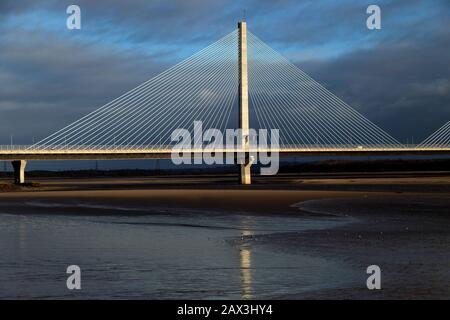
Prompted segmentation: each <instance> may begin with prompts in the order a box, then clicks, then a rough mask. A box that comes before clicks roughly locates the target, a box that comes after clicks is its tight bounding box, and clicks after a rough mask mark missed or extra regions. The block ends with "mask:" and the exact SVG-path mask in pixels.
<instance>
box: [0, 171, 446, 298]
mask: <svg viewBox="0 0 450 320" xmlns="http://www.w3.org/2000/svg"><path fill="white" fill-rule="evenodd" d="M234 179H235V178H234V177H232V176H231V177H230V176H223V177H214V178H210V179H208V178H197V177H184V178H181V177H170V178H169V177H154V178H136V179H130V178H126V179H125V178H124V179H122V178H118V179H113V178H107V179H98V180H96V179H78V180H77V179H72V180H70V179H49V180H47V179H42V180H37V181H36V182H39V183H40V184H41V187H40V188H39V189H37V190H36V189H34V190H32V191H27V192H5V193H0V211H2V212H8V213H13V214H27V213H29V214H39V213H42V214H52V213H54V214H58V215H60V214H71V215H94V216H96V215H112V214H115V213H120V214H121V215H131V216H132V215H146V214H157V213H164V214H166V213H168V212H170V213H171V214H177V212H179V213H182V212H184V211H187V210H188V211H190V212H192V211H193V210H194V211H196V212H199V213H202V214H205V215H212V214H229V215H233V214H250V215H264V216H269V217H270V216H271V215H277V216H281V215H282V216H288V217H291V216H292V217H295V216H298V217H312V218H315V219H318V220H319V219H322V218H323V217H337V218H339V217H342V218H348V217H350V218H352V219H353V220H352V222H351V223H346V224H344V225H340V226H337V227H330V228H327V229H325V230H305V231H301V232H273V233H265V234H261V235H245V234H243V236H242V237H241V238H239V239H235V240H233V241H230V244H231V245H234V246H239V247H240V248H242V247H244V248H245V247H251V248H254V249H257V248H264V249H265V250H269V251H272V252H285V253H286V254H288V255H289V254H292V255H306V256H311V257H318V258H325V259H327V260H329V261H330V262H331V261H334V262H338V263H339V264H344V265H345V267H346V268H347V269H348V270H347V271H348V274H349V275H350V274H351V276H349V279H348V281H345V285H342V286H341V287H339V288H336V287H333V288H329V287H327V286H326V285H325V286H324V287H320V288H319V287H317V288H312V289H311V290H308V291H307V292H303V291H302V292H296V291H295V290H293V292H291V293H283V294H280V295H275V296H273V297H272V298H280V299H281V298H285V299H286V298H287V299H300V298H307V299H327V298H332V299H385V298H393V299H414V298H424V299H428V298H430V299H431V298H433V299H436V298H437V299H449V298H450V209H449V208H450V175H449V174H448V173H434V174H433V173H427V174H424V175H417V176H415V175H414V174H411V173H409V174H389V175H376V174H371V175H369V176H365V175H361V174H353V175H352V174H346V175H335V176H332V177H330V176H320V175H305V176H295V175H286V176H279V177H277V178H271V179H262V178H259V179H255V184H254V185H252V186H249V187H244V186H239V185H237V184H235V180H234ZM211 180H213V181H211ZM0 183H1V182H0ZM46 204H51V206H48V205H46ZM80 204H82V206H80ZM371 264H376V265H379V266H380V267H381V270H382V290H379V291H369V290H368V289H367V288H366V286H365V281H366V278H367V274H366V272H365V271H366V268H367V266H369V265H371ZM344 274H345V273H344ZM336 277H342V272H339V273H336V274H333V272H331V273H328V274H323V275H322V278H323V281H324V283H326V282H327V281H333V280H335V278H336Z"/></svg>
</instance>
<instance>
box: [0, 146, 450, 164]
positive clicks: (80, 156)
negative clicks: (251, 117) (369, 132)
mask: <svg viewBox="0 0 450 320" xmlns="http://www.w3.org/2000/svg"><path fill="white" fill-rule="evenodd" d="M249 151H250V152H258V153H260V152H268V151H269V152H270V151H271V152H279V154H280V156H282V157H284V156H373V155H380V156H388V155H450V146H449V147H443V148H435V147H410V146H405V147H403V146H401V147H392V148H388V147H386V148H372V147H311V148H295V147H293V148H290V147H288V148H285V147H282V148H279V149H272V150H269V149H261V148H259V149H250V150H249ZM184 152H187V153H194V154H195V153H197V154H199V153H202V152H211V150H206V149H203V150H202V149H191V150H189V151H184ZM214 152H215V153H233V154H235V153H237V152H239V150H238V149H215V150H214ZM241 152H242V151H241ZM171 153H172V148H95V149H82V148H79V149H71V148H61V149H32V148H26V147H12V148H4V147H3V148H0V161H14V160H37V161H45V160H47V161H51V160H126V159H170V157H171Z"/></svg>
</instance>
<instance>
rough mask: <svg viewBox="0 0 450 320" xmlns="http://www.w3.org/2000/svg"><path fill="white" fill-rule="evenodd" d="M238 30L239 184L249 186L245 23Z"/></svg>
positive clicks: (250, 179)
mask: <svg viewBox="0 0 450 320" xmlns="http://www.w3.org/2000/svg"><path fill="white" fill-rule="evenodd" d="M238 30H239V126H240V129H241V130H242V141H241V145H242V149H243V151H244V154H245V157H243V158H244V161H243V163H241V165H240V166H241V184H251V183H252V176H251V166H252V163H251V160H250V157H249V144H250V141H249V140H250V137H249V117H248V62H247V23H246V22H244V21H241V22H239V23H238Z"/></svg>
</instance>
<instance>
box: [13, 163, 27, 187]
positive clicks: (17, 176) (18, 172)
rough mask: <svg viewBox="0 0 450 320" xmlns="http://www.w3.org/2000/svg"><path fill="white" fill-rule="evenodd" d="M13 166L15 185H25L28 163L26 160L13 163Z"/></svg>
mask: <svg viewBox="0 0 450 320" xmlns="http://www.w3.org/2000/svg"><path fill="white" fill-rule="evenodd" d="M11 163H12V166H13V168H14V183H15V184H24V183H25V167H26V166H27V162H26V161H25V160H16V161H12V162H11Z"/></svg>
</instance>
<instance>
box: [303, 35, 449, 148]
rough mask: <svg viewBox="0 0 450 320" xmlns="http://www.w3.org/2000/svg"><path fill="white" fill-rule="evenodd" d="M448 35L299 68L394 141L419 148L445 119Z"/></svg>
mask: <svg viewBox="0 0 450 320" xmlns="http://www.w3.org/2000/svg"><path fill="white" fill-rule="evenodd" d="M449 30H450V29H448V28H444V29H443V30H442V31H441V32H439V33H438V34H433V35H430V36H429V37H428V38H423V39H421V40H418V39H410V40H409V41H403V42H401V43H399V44H395V43H392V42H388V43H382V44H380V45H379V46H377V47H376V48H372V49H368V50H360V51H356V52H353V53H351V54H348V55H345V56H343V57H340V58H337V59H333V60H329V61H309V62H307V63H303V64H301V66H300V67H302V68H303V69H304V70H305V71H307V72H309V73H310V74H312V75H313V76H314V77H315V78H316V79H317V80H319V81H320V82H322V83H323V84H325V86H326V87H327V88H329V89H330V90H331V91H333V92H335V93H337V95H338V96H340V97H341V98H343V100H345V101H346V102H348V103H349V104H350V105H352V106H354V107H355V108H356V109H358V110H359V111H360V112H361V113H362V114H364V115H365V116H367V117H368V118H369V119H371V120H372V121H374V122H376V123H377V124H379V125H380V126H381V127H383V128H384V129H385V130H386V131H388V132H389V133H391V134H392V135H393V136H394V137H396V138H399V139H400V140H402V141H406V139H409V141H411V139H412V136H414V137H415V139H416V142H418V141H419V140H422V139H424V138H425V137H426V136H428V135H429V134H430V133H431V132H432V131H434V130H436V129H438V127H439V126H441V125H443V124H444V123H445V122H447V121H448V120H449V119H450V55H448V54H447V52H448V50H449V48H450V31H449Z"/></svg>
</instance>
